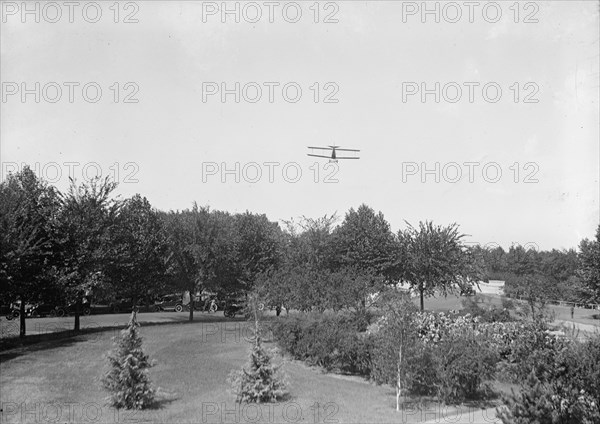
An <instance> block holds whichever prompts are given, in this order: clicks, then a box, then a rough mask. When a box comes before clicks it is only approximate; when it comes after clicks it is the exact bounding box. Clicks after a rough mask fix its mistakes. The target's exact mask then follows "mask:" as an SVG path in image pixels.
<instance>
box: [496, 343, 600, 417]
mask: <svg viewBox="0 0 600 424" xmlns="http://www.w3.org/2000/svg"><path fill="white" fill-rule="evenodd" d="M539 364H543V366H539ZM536 365H538V366H537V367H534V368H532V369H531V371H530V372H529V374H528V378H527V380H526V381H525V382H523V383H522V389H521V391H520V393H518V394H517V393H515V392H514V391H513V392H512V394H510V395H507V396H504V398H503V401H504V403H505V405H506V407H503V408H500V409H499V411H498V416H499V418H500V419H501V420H502V422H503V423H504V424H521V423H531V422H539V423H557V424H575V423H582V424H592V423H597V422H599V421H600V383H599V378H600V337H598V336H597V335H596V336H595V337H593V338H592V339H590V340H587V341H586V342H577V341H573V342H571V343H568V344H561V345H560V348H559V349H557V348H556V347H555V349H554V350H553V352H552V354H550V355H545V356H544V357H542V358H540V357H538V358H537V363H536Z"/></svg>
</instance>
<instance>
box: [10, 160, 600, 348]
mask: <svg viewBox="0 0 600 424" xmlns="http://www.w3.org/2000/svg"><path fill="white" fill-rule="evenodd" d="M115 187H116V185H115V184H114V183H112V182H110V181H109V180H103V181H93V182H91V183H90V184H80V185H76V184H75V182H72V184H71V187H70V189H69V190H68V192H67V193H64V194H63V193H60V192H59V191H57V190H56V189H55V188H53V187H51V186H49V185H47V184H46V183H45V182H43V181H41V180H40V179H38V178H37V176H36V175H35V174H34V173H33V172H32V171H31V170H30V169H29V168H25V169H24V170H23V171H21V172H20V173H18V174H14V175H9V177H8V178H7V179H6V181H4V182H3V183H1V184H0V243H1V244H0V284H1V288H2V293H4V294H5V295H6V298H5V299H3V300H4V301H10V300H14V299H20V300H21V308H22V311H21V335H22V336H24V335H25V320H24V317H25V314H24V310H23V308H24V307H25V303H27V302H36V301H40V300H50V301H52V300H54V301H62V302H68V303H71V304H74V305H75V308H74V309H75V329H76V330H78V329H79V313H80V311H81V306H82V304H81V303H82V299H83V297H84V296H85V295H86V294H89V293H93V294H94V297H96V298H107V297H109V296H112V297H118V298H129V299H132V300H133V302H134V303H139V302H143V301H144V300H147V299H149V298H151V297H153V296H156V295H160V294H165V293H169V292H173V291H189V293H197V292H198V291H200V290H202V289H207V290H211V291H217V292H221V293H232V292H238V293H239V292H245V293H248V292H250V291H253V290H254V291H256V292H257V293H258V294H259V295H260V296H262V297H263V298H264V299H265V300H266V301H267V303H268V304H270V305H273V306H276V305H285V307H286V308H288V309H289V308H293V309H298V310H302V311H308V310H311V309H316V310H325V309H334V310H335V309H342V308H349V309H353V310H355V311H358V312H364V311H366V308H367V307H368V306H369V303H370V301H372V300H373V298H374V296H375V295H376V294H377V293H379V292H380V291H381V289H382V288H383V287H384V286H386V285H393V284H397V283H398V282H403V283H406V284H408V285H409V286H410V287H411V288H412V289H413V290H415V291H416V292H418V293H419V295H420V302H421V309H423V307H424V298H426V297H427V296H430V295H433V294H435V293H440V292H441V293H448V292H450V291H453V290H460V291H467V290H469V288H470V287H471V286H472V285H473V284H475V283H476V282H478V281H480V280H482V279H486V278H500V279H504V280H506V281H507V287H508V289H509V290H512V291H513V292H515V293H522V294H523V293H526V292H527V293H530V294H531V295H532V296H534V295H535V296H539V294H540V293H548V294H547V296H549V297H550V296H551V294H550V293H551V292H552V290H556V293H557V295H558V293H566V291H565V290H563V288H564V287H565V286H566V287H569V288H570V289H572V290H571V291H572V292H573V293H576V295H577V296H580V297H582V296H585V297H587V298H588V299H594V298H595V299H598V298H599V297H600V283H599V282H598V281H599V276H598V269H599V268H600V267H599V266H598V263H599V259H598V258H599V247H598V246H599V244H600V241H599V240H598V238H599V237H600V228H599V231H598V233H597V234H596V240H594V241H588V240H584V241H582V243H581V246H580V253H577V252H575V251H556V250H553V251H551V252H534V251H531V250H525V249H523V248H521V247H513V248H511V249H509V251H508V252H505V251H504V250H503V249H501V248H496V249H484V248H481V247H479V246H475V247H468V246H467V245H466V243H465V241H464V237H465V236H464V235H463V234H461V233H460V232H459V228H458V226H457V225H455V224H453V225H450V226H446V227H443V226H438V225H434V224H433V223H431V222H425V223H420V224H419V226H418V227H413V226H411V225H407V227H406V228H405V229H403V230H400V231H399V232H397V233H394V232H392V230H391V228H390V225H389V224H388V222H387V221H386V220H385V218H384V216H383V214H382V213H381V212H379V213H375V211H373V209H371V208H370V207H368V206H366V205H361V206H360V207H358V208H357V209H356V210H355V209H350V210H349V211H348V212H347V213H346V215H345V217H344V219H343V220H342V222H341V223H339V219H338V217H337V216H335V215H332V216H324V217H322V218H319V219H309V218H302V219H301V220H300V221H299V222H295V221H289V222H285V223H284V225H283V228H282V227H280V225H279V224H277V223H274V222H271V221H269V220H268V218H267V217H266V216H265V215H259V214H252V213H249V212H246V213H243V214H229V213H227V212H223V211H217V210H210V209H209V208H208V207H199V206H197V205H194V206H193V207H192V208H191V209H186V210H183V211H171V212H162V211H157V210H155V209H153V208H152V206H151V205H150V203H149V202H148V200H147V199H145V198H143V197H141V196H140V195H136V196H134V197H132V198H129V199H125V200H122V199H119V198H118V197H115V196H114V195H113V193H114V189H115ZM338 224H339V225H338ZM552 296H554V295H552ZM190 300H191V302H192V305H191V307H190V320H192V319H193V311H194V308H193V301H194V297H193V296H191V299H190Z"/></svg>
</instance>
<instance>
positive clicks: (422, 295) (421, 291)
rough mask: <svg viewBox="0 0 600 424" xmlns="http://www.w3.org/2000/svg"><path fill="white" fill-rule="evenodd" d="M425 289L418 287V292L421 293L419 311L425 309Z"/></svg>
mask: <svg viewBox="0 0 600 424" xmlns="http://www.w3.org/2000/svg"><path fill="white" fill-rule="evenodd" d="M424 292H425V289H424V288H423V287H419V294H420V295H421V311H424V310H425V303H424V301H423V297H424Z"/></svg>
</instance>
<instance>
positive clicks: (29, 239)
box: [0, 167, 60, 337]
mask: <svg viewBox="0 0 600 424" xmlns="http://www.w3.org/2000/svg"><path fill="white" fill-rule="evenodd" d="M58 207H59V197H58V192H57V191H55V190H54V189H53V188H52V187H49V186H48V185H46V184H45V183H44V182H43V181H41V180H40V179H38V178H37V176H36V175H35V174H34V173H33V171H32V170H31V169H30V168H29V167H25V168H24V169H23V171H21V172H20V173H18V174H15V175H12V174H10V175H9V176H8V178H7V179H6V181H4V182H2V183H1V184H0V287H1V288H2V293H3V294H4V295H5V296H7V297H8V298H9V299H20V300H21V314H20V317H21V319H20V321H21V322H20V331H19V333H20V337H25V332H26V328H25V313H24V312H25V303H26V302H28V301H35V300H38V299H39V298H40V297H49V294H50V293H53V294H56V292H57V291H58V290H56V285H55V281H54V279H53V278H52V277H53V275H54V273H55V270H56V267H57V266H59V265H60V262H59V261H57V259H58V255H57V253H58V245H57V228H56V217H57V213H58Z"/></svg>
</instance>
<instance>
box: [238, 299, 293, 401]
mask: <svg viewBox="0 0 600 424" xmlns="http://www.w3.org/2000/svg"><path fill="white" fill-rule="evenodd" d="M252 305H253V309H254V346H253V348H252V351H251V353H250V358H249V360H248V364H247V365H246V367H243V368H242V369H241V370H234V371H232V372H231V373H230V374H229V378H228V382H229V384H230V385H231V388H232V391H233V393H235V395H236V396H237V402H238V403H241V402H248V403H250V402H256V403H263V402H276V401H278V400H280V399H282V398H283V397H284V396H285V395H286V393H287V391H286V386H287V384H286V382H285V376H284V375H283V374H282V373H281V372H280V368H281V365H273V364H272V363H271V359H272V354H271V353H270V352H269V351H267V350H266V349H265V348H264V347H263V346H262V339H261V335H260V326H259V322H258V311H257V306H256V305H257V302H256V299H254V301H253V302H252Z"/></svg>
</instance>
